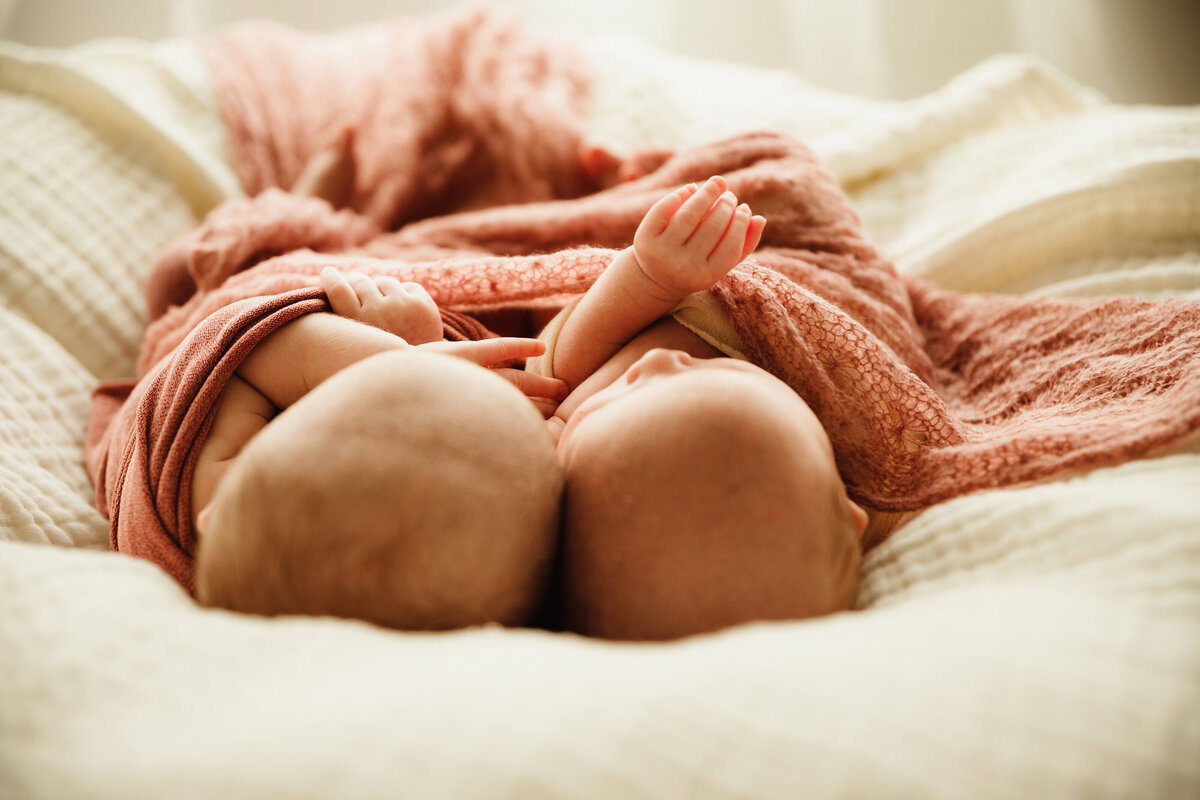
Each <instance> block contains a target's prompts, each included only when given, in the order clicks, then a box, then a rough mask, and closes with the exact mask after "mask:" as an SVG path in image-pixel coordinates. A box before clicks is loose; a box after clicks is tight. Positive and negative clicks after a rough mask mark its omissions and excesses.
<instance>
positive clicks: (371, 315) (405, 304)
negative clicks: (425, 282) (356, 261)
mask: <svg viewBox="0 0 1200 800" xmlns="http://www.w3.org/2000/svg"><path fill="white" fill-rule="evenodd" d="M321 288H322V289H324V290H325V294H326V295H327V296H328V297H329V305H330V307H331V308H332V309H333V311H334V313H335V314H338V315H339V316H343V317H349V318H350V319H353V320H357V321H358V322H362V323H365V324H367V325H371V326H372V327H375V328H380V329H382V330H385V331H387V332H388V333H391V334H395V335H396V336H399V337H400V338H401V339H403V340H404V341H406V342H408V343H409V344H424V343H426V342H436V341H439V340H440V339H441V338H442V315H441V313H440V312H439V311H438V307H437V304H436V303H434V302H433V298H432V297H430V296H429V292H427V291H425V289H424V288H423V287H422V286H421V285H420V284H416V283H402V282H401V281H399V280H397V279H396V278H393V277H391V276H390V275H380V276H376V277H371V276H370V275H364V274H363V273H361V272H348V273H344V274H343V273H342V272H341V271H340V270H338V269H337V268H336V267H326V268H325V269H323V270H321Z"/></svg>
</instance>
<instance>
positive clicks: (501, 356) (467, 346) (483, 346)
mask: <svg viewBox="0 0 1200 800" xmlns="http://www.w3.org/2000/svg"><path fill="white" fill-rule="evenodd" d="M421 347H422V348H424V349H428V350H432V351H434V352H438V353H445V354H447V355H451V356H455V357H456V358H463V359H466V360H467V361H470V362H472V363H474V364H478V365H480V366H481V367H488V366H491V365H492V364H498V363H500V362H503V361H516V360H520V359H524V358H533V357H534V356H540V355H541V354H542V353H544V352H546V345H545V343H544V342H541V341H539V340H537V339H522V338H520V337H517V336H501V337H499V338H495V339H482V340H480V341H477V342H469V341H468V342H430V343H429V344H423V345H421Z"/></svg>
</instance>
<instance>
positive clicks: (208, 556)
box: [192, 178, 867, 639]
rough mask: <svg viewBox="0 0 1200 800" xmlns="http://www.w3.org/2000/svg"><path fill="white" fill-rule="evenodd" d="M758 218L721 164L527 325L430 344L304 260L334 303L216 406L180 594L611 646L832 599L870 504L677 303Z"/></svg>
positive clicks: (718, 270)
mask: <svg viewBox="0 0 1200 800" xmlns="http://www.w3.org/2000/svg"><path fill="white" fill-rule="evenodd" d="M764 224H765V222H764V220H763V218H761V217H758V216H754V215H752V214H751V212H750V209H749V208H748V207H747V206H746V205H745V204H739V203H738V202H737V200H736V198H735V197H734V196H733V195H732V193H731V192H729V191H727V188H726V185H725V183H724V181H723V180H722V179H721V178H712V179H710V180H709V181H708V182H707V183H705V184H704V185H702V186H694V185H693V186H687V187H683V188H681V189H679V190H677V191H675V192H673V193H671V194H669V195H668V196H666V197H664V198H663V199H662V200H660V201H659V202H658V203H656V204H655V205H654V206H653V207H652V208H651V209H650V211H649V212H648V214H647V215H646V217H645V219H644V220H643V221H642V223H641V225H640V226H639V227H638V230H637V233H636V235H635V238H634V243H633V245H632V247H630V248H628V249H626V250H625V251H623V252H621V253H620V254H619V255H617V256H616V258H614V260H613V262H612V263H611V264H610V265H609V266H608V267H607V268H606V269H605V271H604V272H603V273H602V275H601V276H600V278H599V279H598V280H597V282H596V283H595V284H594V285H593V286H592V287H591V288H590V289H589V290H588V291H587V293H585V294H584V295H583V296H582V297H581V298H580V299H579V300H578V301H577V302H576V303H575V304H573V305H572V306H568V307H567V308H566V309H564V311H563V312H562V313H561V314H559V315H558V317H556V318H555V319H554V320H553V321H552V322H551V323H550V324H549V325H548V326H547V327H546V330H545V331H544V332H543V334H542V337H541V339H540V340H534V339H520V338H495V339H485V340H482V341H475V342H472V341H466V342H451V341H443V340H442V322H441V317H440V313H439V310H438V308H437V306H436V305H435V304H434V302H433V300H432V299H431V298H430V296H429V295H428V294H427V293H426V292H425V291H424V290H423V289H422V288H421V287H420V286H418V285H416V284H410V283H401V282H399V281H397V280H395V279H393V278H387V277H377V278H372V277H368V276H365V275H359V274H353V273H352V274H349V275H343V274H342V273H340V272H338V271H337V270H334V269H332V268H331V269H327V270H326V271H325V272H324V273H323V274H322V276H321V282H322V285H323V286H324V288H325V290H326V293H327V295H328V297H329V302H330V306H331V308H332V309H333V312H334V313H332V314H308V315H305V316H302V317H300V318H298V319H296V320H294V321H292V322H290V323H288V324H287V325H285V326H284V327H282V328H280V329H279V330H277V331H276V332H275V333H273V334H271V335H270V336H269V337H268V338H267V339H265V340H264V341H263V342H261V343H260V344H259V345H258V346H257V347H256V348H255V349H254V351H253V352H252V353H251V354H250V355H249V356H248V357H247V358H246V359H245V361H243V362H242V364H241V366H240V367H239V368H238V370H237V374H236V375H235V377H234V378H233V379H232V380H231V382H230V383H229V385H228V386H227V387H226V389H225V392H224V395H223V396H222V400H221V403H220V405H219V407H218V410H217V413H216V417H215V419H214V422H213V425H212V428H211V430H210V433H209V435H208V438H207V439H206V441H205V443H204V445H203V449H202V450H201V452H200V455H199V458H198V461H197V464H196V468H195V473H194V476H193V482H192V509H193V510H192V514H193V521H194V523H195V526H196V530H197V531H198V536H199V550H198V552H197V560H196V594H197V598H198V599H199V600H200V602H202V603H204V604H207V605H212V606H219V607H224V608H230V609H234V610H239V611H246V612H251V613H261V614H287V613H300V614H332V615H336V616H343V617H353V618H359V619H365V620H368V621H371V622H375V623H378V624H381V625H385V626H389V627H394V628H400V629H406V630H429V629H450V628H457V627H463V626H468V625H475V624H482V623H487V622H499V623H502V624H505V625H525V624H530V623H531V622H532V621H533V620H535V618H537V619H543V620H544V619H545V618H546V617H545V615H546V613H547V609H549V614H550V619H551V622H550V624H551V625H552V626H553V627H561V628H562V629H564V630H568V631H574V632H578V633H582V634H586V635H593V636H600V637H606V638H613V639H670V638H676V637H680V636H686V635H689V634H695V633H701V632H706V631H713V630H718V629H721V628H725V627H728V626H731V625H735V624H738V623H741V622H747V621H751V620H767V619H800V618H804V617H811V616H817V615H821V614H828V613H832V612H835V611H839V610H843V609H846V608H848V607H849V606H850V604H851V603H852V602H853V600H854V596H855V591H856V589H857V583H858V567H859V559H860V552H861V551H860V545H859V541H860V536H861V534H862V532H863V530H864V528H865V527H866V525H867V515H866V513H865V512H864V511H863V510H862V509H861V508H859V507H858V506H857V505H855V504H854V503H853V502H852V501H850V500H849V498H848V497H847V495H846V490H845V486H844V485H843V483H842V481H841V479H840V477H839V475H838V471H837V468H836V465H835V463H834V457H833V451H832V449H831V447H830V443H829V439H828V437H827V436H826V434H825V431H824V429H823V428H822V426H821V424H820V422H819V421H818V420H817V418H816V417H815V416H814V415H813V413H812V411H811V410H810V409H809V408H808V407H807V405H805V403H804V402H803V401H802V400H801V399H800V398H799V396H797V395H796V393H795V392H793V391H792V390H791V389H790V388H789V387H788V386H787V385H786V384H784V383H783V382H781V381H779V380H778V379H776V378H775V377H773V376H772V375H770V374H769V373H767V372H766V371H764V370H762V369H760V368H758V367H756V366H754V365H753V364H751V363H749V362H747V361H745V360H741V359H739V358H736V357H734V358H730V357H727V356H729V355H735V356H736V355H738V354H737V351H736V343H730V342H729V341H728V340H725V341H722V337H721V336H720V335H719V334H713V333H711V332H709V331H706V330H703V329H700V328H697V327H695V325H689V326H687V327H685V325H684V324H681V323H680V322H679V321H677V319H676V317H675V316H674V314H675V312H676V310H677V309H678V308H679V307H680V306H681V305H683V304H686V303H689V302H695V298H696V297H697V295H696V293H701V292H704V291H705V290H707V289H709V288H711V287H712V286H713V284H715V283H716V282H717V281H718V280H720V278H721V277H723V276H724V275H725V274H726V273H728V272H729V271H730V270H731V269H733V267H734V266H736V265H737V264H738V263H739V262H740V261H741V260H742V259H744V258H745V257H746V256H747V255H749V253H750V252H751V251H752V250H753V249H754V248H755V247H756V246H757V244H758V241H759V238H760V237H761V234H762V231H763V226H764ZM718 327H719V326H718ZM535 356H540V358H534V357H535ZM526 358H528V359H530V361H529V362H528V364H527V368H526V369H525V370H517V369H512V368H508V367H506V366H504V365H505V364H508V363H511V362H513V361H515V360H520V359H526Z"/></svg>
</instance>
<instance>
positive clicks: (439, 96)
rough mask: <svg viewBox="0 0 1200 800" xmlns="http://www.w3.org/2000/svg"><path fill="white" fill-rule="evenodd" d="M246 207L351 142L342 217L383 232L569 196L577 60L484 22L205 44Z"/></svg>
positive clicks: (511, 28) (241, 30)
mask: <svg viewBox="0 0 1200 800" xmlns="http://www.w3.org/2000/svg"><path fill="white" fill-rule="evenodd" d="M204 49H205V57H206V60H207V62H208V65H209V68H210V70H211V72H212V77H213V80H214V82H215V83H216V85H217V86H218V87H219V90H220V93H221V98H222V111H223V116H224V119H225V123H226V125H227V126H228V130H229V138H230V142H231V147H232V155H233V159H234V163H235V165H236V167H237V171H238V174H239V175H240V176H241V178H242V182H243V185H244V187H245V189H246V192H247V193H248V194H257V193H258V192H260V191H262V190H263V189H266V188H268V187H271V186H276V187H283V188H288V187H290V186H291V185H292V183H293V182H294V181H295V180H296V178H297V177H298V176H299V174H300V171H301V170H302V169H303V168H304V165H305V164H306V163H307V162H308V160H309V159H310V158H311V157H312V156H313V155H314V154H315V153H317V152H318V151H320V150H321V149H322V148H324V147H327V146H329V145H330V144H331V143H332V142H334V141H336V140H337V139H338V138H339V137H340V136H341V135H342V133H343V132H344V131H345V130H346V129H347V128H352V129H353V131H354V134H355V136H354V149H355V156H356V160H357V163H358V164H359V167H360V168H359V170H358V173H357V175H356V180H355V185H354V187H353V193H352V197H351V200H350V203H349V204H350V205H351V206H352V207H353V208H355V209H356V210H358V211H359V212H361V213H362V214H363V215H364V216H366V217H367V218H369V219H371V220H374V221H375V222H377V223H379V224H381V225H384V226H390V227H394V226H398V225H401V224H403V223H405V222H408V221H411V220H413V219H419V218H421V217H426V216H432V215H435V214H439V213H443V212H445V211H446V210H449V209H451V208H462V207H470V206H480V205H491V204H495V203H498V202H506V201H508V200H511V199H514V198H516V197H523V198H532V199H543V198H552V197H562V196H570V195H575V194H579V193H580V192H582V191H583V189H584V186H585V183H586V178H585V176H584V175H583V173H582V171H580V170H578V169H577V168H576V166H575V165H576V163H577V159H576V152H577V150H578V146H579V139H580V130H581V129H580V126H579V119H580V115H581V112H582V103H583V100H584V90H585V88H586V77H585V72H584V68H583V65H582V62H581V60H580V58H579V56H578V55H577V53H576V51H575V50H574V49H572V48H568V47H564V46H553V45H551V44H548V43H547V42H544V41H543V40H542V39H540V38H538V37H536V36H534V35H532V34H531V33H530V32H529V31H527V30H526V29H525V28H524V27H522V26H521V25H519V24H518V23H517V21H516V20H515V19H512V18H509V17H507V16H504V15H500V14H496V13H492V12H488V11H486V10H483V9H467V10H465V11H454V12H452V13H449V14H445V15H442V16H435V17H431V18H430V19H427V20H421V19H410V18H401V19H397V20H395V21H393V22H390V23H386V24H376V25H370V26H364V27H361V28H355V29H350V30H347V31H344V32H341V33H339V34H337V35H309V34H304V33H300V32H298V31H295V30H292V29H289V28H286V27H284V26H281V25H277V24H272V23H265V22H262V23H249V24H244V25H240V26H235V27H233V28H230V29H229V30H228V31H227V32H226V33H223V34H220V35H217V36H215V37H213V38H211V39H209V40H207V41H206V42H205V48H204Z"/></svg>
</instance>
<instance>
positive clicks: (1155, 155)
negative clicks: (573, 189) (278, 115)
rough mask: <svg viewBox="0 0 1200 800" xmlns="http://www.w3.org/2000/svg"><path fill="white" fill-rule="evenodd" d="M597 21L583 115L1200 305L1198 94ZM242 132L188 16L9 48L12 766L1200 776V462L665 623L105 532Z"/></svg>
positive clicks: (6, 609) (1011, 508) (639, 792)
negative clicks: (759, 143)
mask: <svg viewBox="0 0 1200 800" xmlns="http://www.w3.org/2000/svg"><path fill="white" fill-rule="evenodd" d="M583 46H585V47H587V48H588V50H589V53H590V56H591V58H592V60H593V61H594V63H595V65H596V69H597V91H596V93H595V96H594V98H593V108H592V110H591V116H590V118H591V120H592V123H591V126H592V131H591V132H592V135H593V136H594V138H595V139H597V140H598V141H600V142H602V143H605V144H607V145H609V146H611V147H614V148H623V149H627V148H634V147H642V146H648V145H682V144H689V143H698V142H702V141H705V140H708V139H712V138H716V137H719V136H724V135H726V134H731V133H736V132H739V131H743V130H747V129H753V128H776V129H784V130H787V131H790V132H792V133H795V134H798V135H800V136H803V137H805V138H806V139H807V140H808V141H809V142H811V143H812V144H813V145H814V146H815V147H816V149H817V150H818V152H820V153H821V154H822V155H824V156H825V157H826V158H827V159H828V160H829V162H830V163H831V165H832V166H833V168H834V170H835V172H836V174H837V175H838V177H839V178H840V179H841V180H842V181H843V183H844V185H845V186H846V187H847V189H848V190H849V191H850V192H851V194H852V197H853V199H854V200H855V202H856V203H857V205H858V207H859V208H860V210H861V211H862V213H863V216H864V219H865V221H866V224H867V227H868V230H869V231H870V232H871V233H872V235H873V236H874V237H875V238H876V240H877V241H879V242H880V243H881V244H882V245H883V247H884V250H885V252H887V253H889V254H890V255H891V256H892V257H893V258H894V259H895V260H896V262H897V263H898V264H899V265H900V267H901V268H902V269H906V270H910V271H912V272H914V273H918V274H921V275H924V276H927V277H930V278H932V279H934V280H937V281H939V282H941V283H943V284H946V285H949V286H953V287H956V288H961V289H967V290H989V291H1015V292H1038V293H1053V294H1063V295H1065V294H1073V295H1084V294H1086V295H1099V294H1113V293H1136V294H1140V295H1144V296H1148V297H1159V296H1163V295H1170V294H1174V295H1189V296H1193V297H1200V109H1197V108H1186V109H1166V108H1134V107H1120V106H1114V105H1111V104H1109V103H1107V102H1105V101H1104V100H1103V98H1101V97H1099V96H1097V95H1095V94H1093V93H1090V92H1088V91H1085V90H1083V89H1082V88H1080V87H1079V86H1077V85H1075V84H1074V83H1073V82H1072V81H1070V80H1069V79H1067V78H1066V77H1064V76H1062V75H1060V74H1058V73H1057V72H1055V71H1054V70H1053V69H1052V68H1050V67H1048V66H1047V65H1044V64H1042V63H1039V62H1037V61H1033V60H1030V59H1027V58H1018V57H1009V58H1001V59H996V60H993V61H989V62H986V63H984V64H982V65H980V66H979V67H977V68H976V69H974V70H971V71H969V72H967V73H966V74H964V75H962V76H960V77H959V78H958V79H956V80H955V81H953V82H952V83H950V84H949V85H948V86H946V87H945V88H944V89H943V90H941V91H938V92H936V93H934V94H931V95H929V96H926V97H923V98H919V99H917V100H914V101H910V102H904V103H883V102H876V101H867V100H862V99H856V98H852V97H846V96H842V95H835V94H830V93H827V92H823V91H821V90H818V89H816V88H814V87H812V86H809V85H806V84H805V83H803V82H802V81H800V80H799V79H797V78H796V77H794V76H792V75H790V74H787V73H780V72H768V71H764V70H758V69H750V68H745V67H739V66H733V65H729V64H720V63H712V62H699V61H691V60H686V59H682V58H679V57H676V56H672V55H668V54H664V53H661V52H658V51H655V50H652V49H650V48H648V47H645V46H643V45H640V44H638V43H636V42H631V41H623V40H615V39H614V40H609V39H594V40H589V41H587V42H585V43H583ZM698 78H703V80H698ZM222 135H223V134H222V129H221V125H220V121H219V118H218V116H217V114H216V111H215V102H214V99H213V97H212V95H211V91H210V88H209V86H208V84H207V82H206V76H205V73H204V69H203V66H202V64H201V63H200V62H199V60H198V58H197V56H196V53H195V51H194V49H193V47H192V45H191V44H190V43H188V42H186V41H172V42H163V43H158V44H153V45H146V44H135V43H131V42H102V43H96V44H93V45H89V46H86V47H81V48H75V49H72V50H67V51H46V50H29V49H23V48H19V47H16V46H14V45H8V44H6V45H3V46H0V298H2V299H3V308H2V310H0V796H2V797H34V798H70V797H88V798H105V797H112V798H130V797H173V798H189V797H197V798H201V797H204V798H209V797H221V798H227V799H229V800H232V799H233V798H241V797H246V798H269V797H287V798H308V797H312V798H324V797H330V796H344V797H354V798H360V797H362V798H366V797H395V796H412V797H443V796H454V797H474V796H501V797H521V798H524V797H547V796H552V797H603V798H607V797H689V798H692V797H698V798H702V797H726V796H739V797H772V796H776V797H797V796H802V797H815V798H826V797H829V798H835V797H847V798H849V797H855V798H858V797H912V798H938V797H946V798H960V797H972V798H990V797H998V798H1001V797H1002V798H1007V797H1012V798H1026V797H1068V796H1074V797H1089V798H1150V797H1164V798H1166V797H1170V798H1182V797H1200V455H1197V454H1194V453H1187V452H1183V453H1176V454H1174V455H1168V456H1164V457H1160V458H1156V459H1147V460H1143V461H1139V462H1134V463H1129V464H1126V465H1123V466H1120V467H1116V468H1113V469H1106V470H1100V471H1096V472H1093V473H1091V474H1088V475H1084V476H1080V477H1075V478H1072V479H1066V480H1062V481H1059V482H1055V483H1051V484H1046V485H1041V486H1035V487H1029V488H1023V489H1017V490H1007V491H1000V492H990V493H982V494H978V495H974V496H970V497H966V498H961V499H959V500H955V501H953V502H950V503H947V504H945V505H943V506H939V507H936V508H934V509H931V510H930V511H928V512H926V513H925V514H923V515H922V516H921V517H919V518H918V519H917V520H916V521H914V522H913V523H911V524H910V525H908V526H907V527H905V528H904V529H903V530H902V531H901V532H900V533H898V534H897V535H896V536H895V537H894V538H893V539H891V540H890V541H889V542H888V543H887V544H885V545H884V546H882V547H880V548H879V549H877V550H876V551H874V552H873V553H872V554H871V556H870V557H869V558H868V560H867V563H866V567H865V579H864V582H863V586H862V592H861V595H860V597H859V600H858V609H857V610H855V611H854V612H850V613H845V614H841V615H837V616H834V617H831V618H826V619H822V620H818V621H812V622H805V623H794V624H762V625H752V626H747V627H743V628H739V629H735V630H731V631H727V632H724V633H721V634H717V635H712V636H706V637H699V638H695V639H692V640H687V641H683V642H678V643H674V644H667V645H636V646H635V645H617V644H608V643H600V642H594V641H588V640H584V639H580V638H575V637H570V636H562V635H552V634H547V633H541V632H533V631H508V630H501V629H498V628H485V629H478V630H469V631H463V632H459V633H451V634H440V635H414V634H399V633H394V632H387V631H383V630H379V629H375V628H372V627H370V626H367V625H364V624H358V623H353V622H345V621H335V620H324V619H277V620H263V619H257V618H249V617H241V616H236V615H233V614H228V613H223V612H215V611H201V610H199V609H197V608H196V607H194V606H193V604H192V603H191V602H190V601H189V599H188V598H187V597H186V596H184V595H183V594H182V593H181V592H180V590H179V589H178V588H177V587H176V586H175V584H174V583H173V582H172V581H171V580H170V579H169V578H167V577H166V576H165V575H164V574H162V573H160V572H159V571H158V570H157V568H155V567H153V566H151V565H150V564H148V563H143V562H140V561H136V560H133V559H130V558H127V557H124V556H121V555H116V554H111V553H108V552H105V550H106V544H107V536H108V533H107V524H106V523H105V521H104V520H103V519H102V518H101V517H100V515H99V514H98V513H97V512H96V511H95V509H94V507H93V505H92V500H91V497H92V492H91V487H90V485H89V483H88V480H87V477H86V475H85V473H84V469H83V464H82V438H83V432H84V428H85V425H86V421H87V416H88V402H89V392H90V390H91V389H92V387H93V386H94V385H95V384H96V383H97V381H99V380H100V379H102V378H109V377H116V376H121V375H125V374H128V373H130V372H131V370H132V365H133V360H134V357H135V354H136V348H137V344H138V341H139V338H140V336H141V333H142V329H143V326H144V322H145V321H144V312H143V309H142V300H141V290H140V282H141V279H142V275H143V274H144V271H145V270H146V268H147V266H148V265H149V263H150V262H151V260H152V258H153V257H154V255H155V253H156V251H157V249H158V248H160V247H161V246H162V245H163V244H164V243H165V242H166V241H167V240H168V239H169V238H170V237H172V236H173V235H175V234H176V233H179V232H181V231H183V230H186V229H187V228H189V227H190V226H192V225H194V224H195V223H196V221H197V220H198V218H199V217H200V216H202V215H203V213H204V212H205V211H206V210H207V209H209V208H210V207H212V206H213V205H214V204H215V203H217V202H219V201H220V200H221V199H223V198H225V197H228V196H231V195H233V194H235V193H236V192H237V186H236V181H235V180H234V178H233V175H232V173H231V171H230V169H229V167H228V166H227V164H226V162H225V155H224V151H223V140H222ZM1197 402H1200V398H1197Z"/></svg>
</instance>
